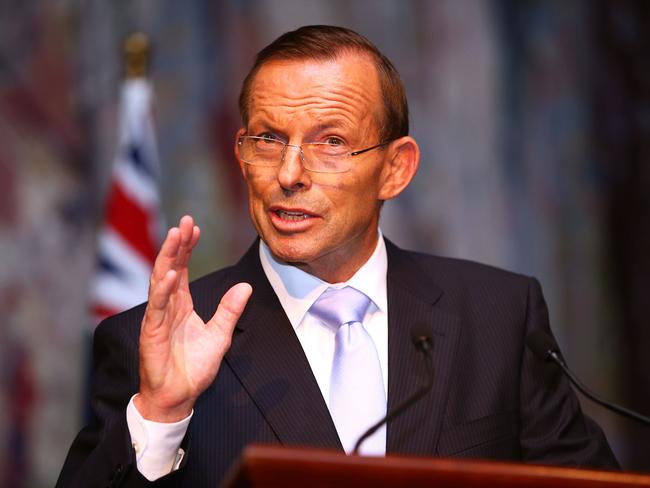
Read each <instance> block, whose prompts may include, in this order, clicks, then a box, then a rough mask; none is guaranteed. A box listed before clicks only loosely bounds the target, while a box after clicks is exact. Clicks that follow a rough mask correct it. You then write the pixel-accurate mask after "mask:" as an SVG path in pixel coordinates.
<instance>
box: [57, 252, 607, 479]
mask: <svg viewBox="0 0 650 488" xmlns="http://www.w3.org/2000/svg"><path fill="white" fill-rule="evenodd" d="M387 252H388V281H387V283H388V285H387V286H388V310H389V317H388V344H389V347H388V381H389V384H388V409H389V411H390V410H391V409H392V408H393V407H394V406H395V405H397V404H399V403H400V402H401V401H403V400H404V399H405V398H406V397H407V396H409V395H410V394H411V393H412V392H414V391H415V390H416V389H417V388H418V387H420V386H421V384H422V383H423V382H424V381H425V367H424V364H423V363H422V358H421V357H420V356H419V355H418V354H417V353H416V352H415V349H414V346H413V344H412V341H411V337H410V331H411V328H412V326H413V325H414V324H424V326H425V327H426V328H428V330H429V332H430V335H431V337H432V338H433V343H434V347H433V369H434V375H435V379H434V383H433V388H432V390H431V392H430V393H429V394H428V395H427V396H425V397H424V398H423V399H421V400H419V401H418V402H417V403H416V404H415V405H413V407H411V408H410V409H409V410H408V411H407V412H405V413H404V414H403V415H402V416H400V417H398V418H396V419H395V420H394V421H392V422H390V423H389V424H388V428H387V452H388V454H390V453H401V454H416V455H425V456H462V457H473V458H487V459H509V460H524V461H530V462H536V463H548V464H559V465H572V466H593V467H605V468H617V463H616V460H615V458H614V456H613V455H612V453H611V451H610V448H609V446H608V444H607V441H606V439H605V437H604V435H603V433H602V431H601V430H600V428H599V427H598V426H597V425H596V424H595V423H594V422H593V421H592V420H591V419H589V418H587V417H586V416H584V415H583V414H582V413H581V411H580V406H579V404H578V401H577V399H576V397H575V395H574V394H573V392H572V391H571V389H570V387H569V384H568V382H567V381H566V380H565V379H564V378H563V377H562V376H561V375H560V374H559V373H558V372H557V371H555V370H554V369H553V368H552V367H549V366H548V365H546V364H542V363H540V361H539V360H537V359H536V358H535V357H534V356H533V355H532V353H531V352H529V351H528V350H527V348H526V347H525V338H526V336H527V335H528V334H529V333H530V332H531V331H533V330H536V329H543V330H545V331H547V332H549V333H550V330H549V325H548V316H547V310H546V305H545V303H544V299H543V297H542V293H541V290H540V287H539V284H538V283H537V281H536V280H534V279H532V278H527V277H524V276H520V275H516V274H513V273H509V272H505V271H501V270H498V269H495V268H491V267H488V266H484V265H480V264H476V263H471V262H467V261H461V260H453V259H444V258H438V257H433V256H429V255H425V254H418V253H412V252H406V251H402V250H400V249H398V248H397V247H395V246H394V245H392V244H391V243H390V242H387ZM241 281H246V282H248V283H250V284H251V285H252V286H253V296H252V298H251V300H250V301H249V303H248V305H247V306H246V309H245V311H244V314H243V316H242V317H241V319H240V321H239V323H238V325H237V328H236V330H235V333H234V337H233V342H232V346H231V348H230V350H229V352H228V353H227V355H226V357H225V361H224V362H223V364H222V365H221V369H220V370H219V373H218V375H217V378H216V380H215V381H214V383H213V384H212V385H211V386H210V388H208V390H207V391H205V393H204V394H203V395H202V396H201V397H200V398H199V400H198V402H197V404H196V405H195V409H194V417H193V418H192V421H191V423H190V427H189V429H188V433H187V436H186V438H185V440H184V447H185V448H186V450H187V454H186V457H185V461H184V462H183V466H182V467H181V469H180V470H178V471H177V472H174V473H172V474H171V475H169V476H166V477H164V478H163V479H162V480H160V481H159V483H160V484H161V485H165V484H168V485H169V486H188V487H189V486H192V487H200V486H216V485H217V484H218V482H219V481H220V480H221V479H222V477H223V476H224V475H225V473H226V471H227V470H228V468H229V467H230V466H231V464H232V463H233V461H235V460H236V459H237V457H238V455H239V454H240V452H241V451H242V449H243V448H244V447H245V446H246V445H247V444H250V443H272V444H282V445H287V446H288V445H292V446H315V447H323V448H332V449H342V448H341V444H340V442H339V439H338V436H337V433H336V430H335V427H334V424H333V422H332V419H331V418H330V415H329V412H328V409H327V406H326V404H325V402H324V400H323V397H322V395H321V392H320V390H319V387H318V385H317V383H316V380H315V378H314V376H313V374H312V372H311V369H310V367H309V364H308V362H307V358H306V357H305V354H304V352H303V350H302V347H301V345H300V343H299V341H298V339H297V337H296V335H295V333H294V330H293V328H292V326H291V324H290V323H289V321H288V319H287V317H286V315H285V314H284V311H283V310H282V308H281V306H280V303H279V301H278V298H277V297H276V295H275V293H274V292H273V289H272V288H271V285H270V284H269V282H268V281H267V279H266V277H265V275H264V272H263V270H262V267H261V264H260V261H259V256H258V250H257V245H254V246H253V247H251V249H250V250H249V251H248V253H247V254H246V255H245V256H244V257H243V258H242V259H241V261H240V262H239V263H237V264H236V265H235V266H232V267H230V268H226V269H223V270H220V271H217V272H215V273H212V274H210V275H208V276H206V277H204V278H202V279H199V280H197V281H195V282H194V283H193V284H192V285H191V289H192V295H193V298H194V305H195V308H196V310H197V312H198V313H199V315H200V316H202V317H203V318H204V319H205V320H207V319H208V318H209V317H211V316H212V314H213V312H214V310H215V308H216V305H217V303H218V302H219V300H220V298H221V296H222V295H223V294H224V293H225V292H226V290H227V289H228V288H229V287H230V286H232V285H233V284H235V283H238V282H241ZM143 311H144V306H139V307H136V308H134V309H132V310H130V311H127V312H125V313H122V314H120V315H117V316H115V317H112V318H110V319H108V320H106V321H105V322H104V323H103V324H101V325H100V326H99V327H98V329H97V331H96V334H95V343H94V367H95V371H94V375H95V376H94V389H93V408H94V411H95V412H96V414H97V418H98V423H97V424H96V425H93V426H90V427H87V428H85V429H83V430H82V431H81V433H80V434H79V435H78V437H77V438H76V440H75V441H74V443H73V445H72V447H71V449H70V452H69V454H68V458H67V460H66V463H65V466H64V468H63V470H62V472H61V475H60V478H59V481H58V485H57V486H84V487H89V486H106V485H107V484H110V483H113V486H141V485H145V484H146V480H144V478H142V477H141V476H140V475H139V473H138V471H137V468H136V465H135V458H134V453H133V450H132V448H131V444H130V437H129V433H128V428H127V425H126V419H125V407H126V405H127V403H128V401H129V398H130V397H131V395H133V394H134V393H135V392H136V391H137V390H138V335H139V328H140V321H141V319H142V315H143Z"/></svg>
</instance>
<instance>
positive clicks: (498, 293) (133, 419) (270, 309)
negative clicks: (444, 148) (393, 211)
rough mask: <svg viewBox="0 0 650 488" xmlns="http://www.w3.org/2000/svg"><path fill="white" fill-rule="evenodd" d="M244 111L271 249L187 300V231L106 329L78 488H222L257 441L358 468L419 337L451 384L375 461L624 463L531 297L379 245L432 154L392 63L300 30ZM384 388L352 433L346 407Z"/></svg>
mask: <svg viewBox="0 0 650 488" xmlns="http://www.w3.org/2000/svg"><path fill="white" fill-rule="evenodd" d="M240 109H241V113H242V119H243V127H242V129H240V130H239V132H238V133H237V142H236V145H235V154H236V156H237V160H238V162H239V165H240V167H241V170H242V175H243V177H244V180H245V181H246V184H247V186H248V193H249V208H250V214H251V218H252V220H253V223H254V225H255V227H256V229H257V231H258V233H259V235H260V237H261V239H258V241H256V242H255V243H254V244H253V246H252V247H251V248H250V249H249V251H248V252H247V253H246V254H245V256H244V257H243V258H242V259H241V261H240V262H239V263H237V264H236V265H234V266H232V267H230V268H226V269H223V270H220V271H217V272H215V273H213V274H210V275H208V276H206V277H204V278H202V279H200V280H197V281H196V282H194V283H192V284H190V283H188V274H187V263H188V261H189V259H190V255H191V253H192V249H193V248H194V246H195V245H196V244H197V242H198V240H199V229H198V227H197V226H195V225H194V222H193V220H192V218H191V217H189V216H186V217H183V218H182V219H181V221H180V223H179V226H178V227H176V228H173V229H171V230H170V231H169V233H168V235H167V238H166V240H165V242H164V244H163V246H162V249H161V251H160V254H159V255H158V258H157V260H156V263H155V266H154V270H153V273H152V277H151V285H150V291H149V301H148V303H147V304H143V305H142V306H140V307H137V308H135V309H132V310H130V311H127V312H125V313H123V314H120V315H117V316H115V317H113V318H111V319H109V320H107V321H106V322H105V323H103V324H102V325H100V326H99V328H98V329H97V332H96V335H95V351H94V352H95V377H94V390H93V407H94V409H95V412H96V414H97V417H98V423H97V424H96V425H93V426H89V427H87V428H86V429H84V430H82V432H81V433H80V434H79V436H78V437H77V439H76V440H75V442H74V444H73V446H72V448H71V449H70V453H69V454H68V458H67V460H66V464H65V466H64V468H63V471H62V473H61V476H60V478H59V482H58V485H59V486H104V485H107V484H112V485H113V486H146V485H147V484H148V483H149V481H152V482H155V483H156V484H159V485H161V486H165V485H168V486H214V485H216V484H217V483H218V482H219V481H220V480H221V479H222V478H223V476H224V475H225V473H226V471H227V470H228V468H229V467H230V466H231V464H232V463H233V461H234V460H235V459H236V458H237V457H238V455H239V454H240V453H241V450H242V449H243V448H244V447H245V446H246V445H248V444H250V443H259V442H261V443H276V444H282V445H295V446H317V447H326V448H333V449H340V450H341V449H343V450H345V451H346V452H350V451H351V444H350V439H355V438H356V437H358V435H360V434H361V433H362V432H363V431H364V430H365V429H366V428H367V427H368V426H369V425H371V424H372V423H373V422H374V421H375V420H377V418H376V416H377V415H379V414H380V413H381V412H386V411H391V409H392V408H394V407H395V406H396V405H398V404H399V403H400V402H402V401H403V400H404V399H405V398H407V397H408V396H409V395H410V394H411V393H412V392H414V391H415V390H417V389H418V387H419V386H420V385H421V384H422V383H423V382H425V381H426V368H425V364H424V363H423V362H422V359H421V358H420V357H419V356H418V354H417V353H416V350H415V348H414V346H413V344H412V341H411V330H412V327H413V325H414V324H419V327H421V328H422V330H424V333H425V334H426V335H428V336H429V337H430V338H431V339H432V342H433V352H432V362H433V370H434V382H433V387H432V389H431V391H430V392H429V393H428V394H427V395H426V396H425V397H424V398H422V399H421V400H419V401H418V402H417V403H416V404H414V405H413V406H412V407H411V408H410V409H409V410H408V411H406V412H405V413H404V414H403V415H402V416H400V417H397V418H396V419H394V420H393V421H391V422H389V424H388V426H387V428H386V429H385V430H383V431H380V432H378V433H377V434H375V435H374V436H373V437H372V438H370V439H369V440H368V444H367V446H365V445H364V446H365V447H363V449H366V451H365V453H367V454H374V455H382V454H384V453H389V454H390V453H405V454H417V455H428V456H464V457H476V458H488V459H510V460H524V461H530V462H539V463H552V464H564V465H573V466H594V467H606V468H616V467H617V463H616V460H615V459H614V456H613V455H612V453H611V451H610V449H609V446H608V445H607V441H606V440H605V438H604V435H603V433H602V431H601V430H600V428H599V427H598V426H597V425H596V424H595V423H594V422H593V421H592V420H590V419H589V418H587V417H586V416H584V415H583V414H582V413H581V411H580V407H579V404H578V402H577V399H576V397H575V395H574V394H573V393H572V391H571V390H570V388H569V385H568V383H567V381H566V380H565V379H564V378H563V377H562V376H560V375H559V374H558V373H557V372H556V371H554V370H552V369H550V370H549V369H547V367H546V366H545V365H544V364H542V363H540V362H539V361H538V360H537V359H535V358H534V357H533V355H532V354H531V353H530V352H529V351H528V350H527V349H526V347H525V339H526V337H527V335H528V334H530V333H531V332H532V331H535V330H540V329H541V330H544V331H546V332H548V333H550V330H549V326H548V317H547V312H546V307H545V304H544V300H543V297H542V294H541V290H540V288H539V285H538V283H537V282H536V281H535V280H534V279H532V278H527V277H523V276H519V275H516V274H513V273H508V272H505V271H501V270H497V269H494V268H490V267H487V266H483V265H479V264H476V263H470V262H465V261H460V260H451V259H443V258H438V257H433V256H428V255H424V254H418V253H412V252H406V251H403V250H400V249H398V248H397V247H395V246H394V245H393V244H391V243H390V241H388V240H387V239H384V237H383V236H382V234H381V232H380V231H379V229H378V221H379V213H380V210H381V206H382V205H383V202H384V201H386V200H389V199H391V198H394V197H396V196H398V195H399V194H400V193H401V192H402V190H403V189H404V188H405V187H406V186H407V185H408V184H409V183H410V181H411V179H412V178H413V176H414V175H415V173H416V171H417V167H418V163H419V149H418V146H417V143H416V142H415V140H414V139H413V138H411V137H410V136H409V135H408V109H407V105H406V97H405V95H404V89H403V86H402V83H401V81H400V79H399V75H398V74H397V72H396V71H395V69H394V67H393V66H392V64H391V63H390V61H388V60H387V59H386V58H385V57H384V56H383V55H382V54H381V53H380V52H379V51H378V50H377V49H376V48H375V47H374V45H372V44H371V43H370V42H369V41H367V40H366V39H365V38H363V37H362V36H360V35H358V34H356V33H354V32H352V31H350V30H347V29H342V28H337V27H325V26H312V27H304V28H301V29H298V30H297V31H293V32H289V33H287V34H285V35H283V36H281V37H280V38H278V39H277V40H276V41H274V42H273V43H272V44H271V45H269V46H268V47H266V48H265V49H264V50H262V51H261V52H260V53H259V55H258V58H257V60H256V63H255V65H254V67H253V69H252V70H251V72H250V73H249V75H248V77H247V78H246V80H245V81H244V85H243V89H242V94H241V97H240ZM341 290H344V292H343V294H345V291H350V290H352V292H353V295H354V296H355V299H359V300H361V302H362V303H363V306H362V307H361V310H362V312H361V314H360V315H359V316H358V317H357V318H355V319H353V320H347V319H345V320H339V326H340V328H337V327H339V326H336V327H332V326H331V324H330V323H329V319H328V318H326V317H327V314H325V315H323V314H322V313H321V309H322V308H323V307H324V305H323V303H325V302H327V299H324V297H327V296H334V297H335V301H334V303H335V306H334V307H331V308H330V309H328V310H330V311H331V310H334V311H339V309H345V308H346V307H347V305H343V304H342V303H343V302H342V301H340V300H341V299H340V297H341V296H343V295H342V294H340V293H339V292H341ZM330 294H332V295H330ZM336 297H338V298H336ZM359 297H360V298H359ZM336 299H338V300H339V302H336ZM217 302H219V305H218V306H217V305H216V304H217ZM361 302H360V303H361ZM338 304H341V305H338ZM328 313H329V312H328ZM340 324H343V325H340ZM357 325H358V326H359V328H356V329H354V327H356V326H357ZM345 326H349V329H346V330H348V331H353V330H355V331H357V332H349V334H350V335H349V337H352V335H353V334H357V333H358V334H361V336H362V339H363V341H365V342H363V344H364V345H363V347H364V348H365V349H364V351H365V352H364V353H363V354H366V353H367V352H368V351H370V354H369V355H367V356H363V357H364V358H365V357H367V358H369V359H368V360H365V359H364V362H363V363H362V364H360V365H358V366H355V367H354V368H352V369H348V370H345V371H346V372H345V374H342V375H339V376H336V374H335V371H338V370H339V368H342V367H343V366H342V365H345V364H350V363H349V362H347V363H346V361H354V360H355V358H356V359H358V358H359V357H360V356H361V354H362V353H360V352H355V353H353V354H352V355H350V354H349V351H347V352H346V350H345V349H346V347H348V346H346V343H345V342H344V341H345V340H346V339H341V337H342V336H341V335H340V331H341V330H343V328H344V327H345ZM346 334H348V332H346ZM361 336H359V337H361ZM371 363H372V364H371ZM359 370H361V371H359ZM359 378H360V380H359ZM346 382H352V383H354V382H357V383H354V385H355V387H354V388H353V389H349V388H348V389H347V390H346V389H345V388H346V386H349V385H346V384H345V383H346ZM371 385H372V388H374V390H373V393H372V395H371V394H370V393H368V394H366V393H364V394H362V395H360V396H359V397H358V398H354V399H353V400H354V401H353V402H349V405H348V406H346V407H345V408H346V414H349V415H351V416H353V415H357V414H359V412H360V413H361V415H357V417H356V419H357V420H355V421H354V422H348V424H351V425H346V420H348V419H346V418H343V420H341V418H340V416H339V413H338V411H337V408H338V407H337V405H339V404H340V402H341V401H343V402H345V401H346V400H350V399H349V398H345V397H344V398H341V391H347V392H348V393H346V395H349V396H354V394H355V391H354V390H356V389H363V388H366V387H368V388H369V390H370V388H371ZM364 391H365V390H364ZM373 395H374V396H373ZM371 396H373V399H372V400H370V399H369V398H370V397H371ZM377 399H379V400H377ZM366 403H368V405H366ZM370 403H372V405H370ZM377 408H378V409H377ZM356 410H359V412H357V411H356ZM370 411H373V412H375V413H374V414H373V415H375V417H372V416H371V415H368V416H367V417H368V418H364V415H363V414H364V412H370ZM378 412H379V413H378ZM371 417H372V418H371ZM362 452H364V451H362ZM148 480H149V481H148Z"/></svg>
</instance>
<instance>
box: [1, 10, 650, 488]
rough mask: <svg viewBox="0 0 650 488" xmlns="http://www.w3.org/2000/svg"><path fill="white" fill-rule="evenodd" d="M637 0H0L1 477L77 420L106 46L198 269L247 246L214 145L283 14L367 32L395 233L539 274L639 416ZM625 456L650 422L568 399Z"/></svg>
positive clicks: (108, 125)
mask: <svg viewBox="0 0 650 488" xmlns="http://www.w3.org/2000/svg"><path fill="white" fill-rule="evenodd" d="M648 5H649V4H648V3H647V2H644V1H643V0H639V1H634V0H628V1H611V2H610V1H607V0H576V1H573V2H559V1H557V2H549V1H543V0H537V1H535V0H431V1H425V0H330V1H317V0H193V1H186V2H178V1H174V0H149V1H147V0H139V1H128V0H115V1H110V2H107V1H105V0H85V1H84V0H52V1H39V0H1V1H0V256H2V258H1V259H2V266H0V307H1V308H0V311H1V312H2V313H1V316H2V318H3V319H2V323H1V325H0V371H1V372H2V373H1V374H0V412H2V414H1V415H0V443H1V444H0V445H1V447H0V466H1V467H0V486H11V487H20V486H34V487H41V486H43V487H45V486H51V485H52V484H53V482H54V480H55V479H56V476H57V474H58V471H59V470H60V468H61V465H62V463H63V459H64V457H65V454H66V452H67V448H68V446H69V444H70V443H71V441H72V439H73V437H74V435H75V434H76V432H77V431H78V429H79V428H80V424H81V422H82V419H83V410H84V402H83V399H82V397H83V391H84V383H85V377H86V374H87V357H86V355H87V352H88V351H87V345H88V336H89V334H90V331H91V330H92V325H91V324H92V322H91V318H90V315H89V296H88V288H89V283H91V280H92V278H93V274H94V270H95V264H94V263H95V260H96V249H97V237H98V230H99V229H100V226H101V223H102V218H103V209H104V200H105V197H106V193H107V188H108V186H109V180H110V175H111V167H112V161H113V158H114V157H115V155H116V150H117V139H118V129H117V123H118V101H119V92H120V85H121V82H122V79H123V74H124V73H123V59H122V56H121V52H120V44H121V42H122V41H123V39H124V38H125V36H127V35H128V34H130V33H132V32H134V31H143V32H145V33H147V34H148V35H149V36H150V38H151V40H152V43H153V58H152V65H151V70H150V79H151V81H152V84H153V86H154V89H155V93H156V99H155V102H154V111H155V121H156V132H157V138H158V152H159V158H160V167H161V179H160V190H161V192H160V193H161V198H162V205H163V210H164V214H165V219H166V221H167V222H174V221H175V220H177V219H178V217H179V216H181V215H183V214H184V213H191V214H193V215H194V216H195V218H196V220H197V221H198V223H199V224H200V225H201V227H202V230H203V237H202V241H201V244H200V246H199V248H198V250H197V252H196V253H195V256H194V259H193V262H192V275H193V276H195V277H196V276H199V275H201V274H204V273H206V272H209V271H210V270H212V269H214V268H216V267H219V266H223V265H225V264H227V263H230V262H232V261H233V260H234V259H236V258H237V257H238V256H239V254H240V253H241V252H242V250H243V249H245V248H246V247H247V246H248V245H249V243H250V241H251V238H252V236H253V231H252V228H251V225H250V224H249V222H248V217H247V211H246V205H245V195H244V192H243V188H242V185H241V182H240V181H239V174H238V169H237V168H236V165H235V162H234V159H233V156H232V144H233V136H234V133H235V131H236V130H237V128H238V124H239V119H238V113H237V110H236V98H237V94H238V90H239V85H240V83H241V80H242V78H243V76H244V74H245V72H246V70H247V68H248V67H249V66H250V63H251V62H252V58H253V56H254V54H255V52H256V51H257V50H258V49H259V48H260V47H262V46H263V45H265V44H266V43H268V42H270V41H271V40H272V39H274V38H275V37H277V36H278V35H279V34H280V33H282V32H284V31H286V30H289V29H292V28H295V27H297V26H300V25H303V24H315V23H328V24H338V25H343V26H347V27H351V28H353V29H355V30H358V31H359V32H361V33H362V34H364V35H366V36H367V37H369V38H370V39H371V40H373V41H374V42H375V43H376V44H377V45H378V46H379V48H380V49H381V50H383V51H384V52H385V53H386V54H387V55H388V57H389V58H391V59H392V60H393V61H394V63H395V64H396V66H397V68H398V69H399V70H400V72H401V74H402V76H403V79H404V81H405V84H406V86H407V91H408V96H409V101H410V107H411V112H412V114H411V119H412V120H411V123H412V133H413V135H414V136H415V137H416V139H418V141H419V142H420V144H421V148H422V165H421V169H420V172H419V174H418V176H417V179H416V181H415V182H414V184H413V185H412V187H411V188H410V189H409V190H408V191H407V192H406V193H405V194H404V195H403V196H401V197H400V198H399V199H398V200H397V201H395V202H391V203H389V204H388V205H387V206H386V208H385V209H384V215H383V218H382V228H383V230H384V232H385V234H386V235H388V236H389V237H391V238H392V239H393V240H395V241H396V242H397V243H398V244H400V245H403V246H406V247H409V248H414V249H418V250H421V251H426V252H434V253H440V254H445V255H452V256H460V257H465V258H469V259H474V260H478V261H482V262H486V263H489V264H493V265H497V266H501V267H506V268H508V269H512V270H515V271H518V272H522V273H526V274H532V275H535V276H537V277H538V278H539V279H540V281H541V282H542V285H543V287H544V290H545V294H546V297H547V300H548V302H549V306H550V309H551V318H552V326H553V328H554V330H555V332H556V335H557V336H558V339H559V341H560V343H561V345H562V346H563V348H564V352H565V356H566V358H567V360H568V362H569V364H570V365H571V366H573V368H574V369H575V370H576V371H577V372H578V374H579V375H580V376H581V377H583V378H584V380H585V382H586V383H587V384H588V385H590V386H591V387H592V388H593V389H595V390H596V391H599V392H601V393H603V394H604V395H605V396H607V397H609V398H611V399H613V400H617V401H620V402H622V403H626V404H628V405H630V406H631V407H634V408H637V409H639V410H641V411H643V412H644V413H646V414H648V413H650V375H648V374H647V371H648V370H649V369H650V359H649V356H648V355H647V354H646V352H645V351H646V350H647V348H648V345H649V344H650V327H648V319H647V316H645V315H644V309H645V308H647V303H648V299H647V296H648V294H649V292H650V289H649V285H648V279H649V278H650V253H648V249H650V165H649V164H648V163H650V161H649V159H650V146H649V144H650V142H648V141H650V137H648V135H649V134H648V132H649V131H650V122H649V121H650V100H649V97H650V68H649V66H650V65H649V64H648V63H647V56H648V53H649V52H650V43H649V39H650V38H649V34H648V33H647V31H648V29H647V26H648V24H649V21H650V12H649V7H648ZM584 406H585V409H586V410H587V411H588V412H589V413H590V414H591V415H593V416H594V417H595V418H596V419H597V420H598V421H599V422H600V423H601V424H602V425H603V427H604V428H605V430H606V432H607V434H608V437H609V439H610V442H611V444H612V446H613V448H614V449H615V451H616V452H617V454H618V456H619V458H620V460H621V461H622V463H623V464H624V466H625V467H626V468H629V469H638V470H647V471H650V461H649V460H648V459H649V458H648V456H647V451H648V449H649V448H650V435H648V432H647V430H646V431H645V432H644V431H643V430H642V429H637V428H635V426H634V425H631V424H630V423H628V422H627V421H625V420H620V419H618V418H615V417H614V416H610V415H609V414H607V413H605V412H603V411H602V410H600V409H598V408H596V407H594V406H593V405H591V404H588V403H587V402H585V403H584Z"/></svg>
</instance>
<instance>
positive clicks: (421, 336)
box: [411, 322, 433, 353]
mask: <svg viewBox="0 0 650 488" xmlns="http://www.w3.org/2000/svg"><path fill="white" fill-rule="evenodd" d="M411 340H412V341H413V344H415V347H416V348H417V349H418V350H419V351H422V352H424V353H428V352H429V351H430V350H431V349H433V341H432V340H431V334H430V333H429V326H428V325H427V324H425V323H423V322H417V323H415V324H414V325H413V327H412V328H411Z"/></svg>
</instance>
